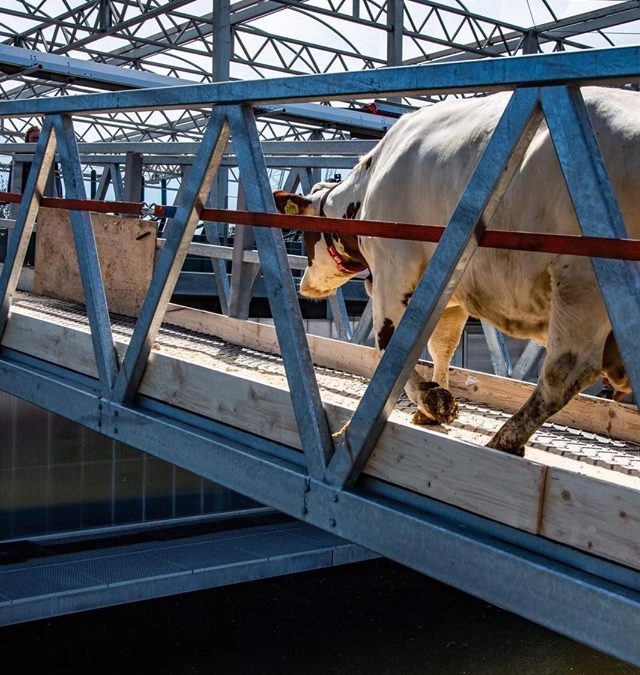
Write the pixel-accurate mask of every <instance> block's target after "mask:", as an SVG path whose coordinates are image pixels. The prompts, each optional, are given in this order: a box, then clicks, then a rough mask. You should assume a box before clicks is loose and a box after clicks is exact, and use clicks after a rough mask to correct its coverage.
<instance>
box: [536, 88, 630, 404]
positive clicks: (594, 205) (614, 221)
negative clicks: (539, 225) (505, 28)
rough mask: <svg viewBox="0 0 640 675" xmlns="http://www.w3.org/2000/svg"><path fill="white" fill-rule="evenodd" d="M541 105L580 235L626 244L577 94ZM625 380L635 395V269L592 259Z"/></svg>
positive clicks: (552, 95) (561, 91)
mask: <svg viewBox="0 0 640 675" xmlns="http://www.w3.org/2000/svg"><path fill="white" fill-rule="evenodd" d="M541 102H542V106H543V110H544V114H545V117H546V119H547V126H548V127H549V132H550V134H551V140H552V141H553V144H554V147H555V149H556V153H557V155H558V159H559V161H560V167H561V169H562V174H563V176H564V179H565V182H566V184H567V188H568V190H569V195H570V197H571V201H572V204H573V207H574V209H575V212H576V215H577V217H578V223H579V224H580V229H581V230H582V233H583V234H584V235H587V236H598V237H613V238H616V239H627V238H628V236H629V235H628V233H627V230H626V228H625V225H624V221H623V219H622V214H621V213H620V207H619V206H618V200H617V198H616V194H615V191H614V189H613V186H612V185H611V181H610V180H609V175H608V173H607V168H606V165H605V162H604V158H603V156H602V153H601V152H600V147H599V145H598V140H597V138H596V134H595V131H594V130H593V127H592V126H591V121H590V119H589V113H588V112H587V109H586V106H585V104H584V100H583V98H582V94H581V93H580V91H579V90H578V89H574V88H571V89H569V88H567V87H549V88H546V89H544V90H542V93H541ZM591 264H592V265H593V269H594V271H595V274H596V277H597V280H598V284H599V286H600V290H601V292H602V296H603V298H604V302H605V305H606V308H607V312H608V314H609V320H610V321H611V325H612V327H613V333H614V335H615V338H616V343H617V345H618V349H619V350H620V354H621V355H622V360H623V362H624V366H625V370H626V373H627V377H628V378H629V381H630V382H631V388H632V389H633V391H634V392H640V359H639V358H638V347H637V343H638V335H640V266H639V265H638V264H637V263H634V262H629V261H624V260H604V259H602V258H591Z"/></svg>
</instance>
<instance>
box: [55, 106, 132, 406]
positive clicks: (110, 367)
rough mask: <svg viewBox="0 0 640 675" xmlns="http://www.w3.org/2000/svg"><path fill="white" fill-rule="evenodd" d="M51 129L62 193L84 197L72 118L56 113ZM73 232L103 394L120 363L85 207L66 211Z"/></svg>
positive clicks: (89, 218)
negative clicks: (62, 184) (60, 173)
mask: <svg viewBox="0 0 640 675" xmlns="http://www.w3.org/2000/svg"><path fill="white" fill-rule="evenodd" d="M53 126H54V133H55V134H56V137H57V139H58V152H59V154H60V161H61V165H62V176H63V180H64V186H65V190H66V195H67V197H68V198H69V199H86V193H85V188H84V177H83V175H82V168H81V167H80V156H79V154H78V146H77V145H76V137H75V132H74V129H73V122H72V120H71V118H70V117H68V116H66V115H64V116H56V117H54V120H53ZM69 221H70V222H71V230H72V232H73V241H74V244H75V249H76V256H77V262H78V268H79V270H80V280H81V282H82V291H83V294H84V299H85V303H86V307H87V315H88V317H89V325H90V326H91V339H92V342H93V351H94V353H95V357H96V367H97V369H98V374H99V378H100V383H101V386H102V392H103V394H107V393H108V392H110V391H111V388H112V387H113V383H114V381H115V378H116V377H117V374H118V371H119V368H120V365H119V363H118V354H117V352H116V347H115V343H114V340H113V334H112V331H111V320H110V319H109V308H108V307H107V296H106V293H105V290H104V283H103V280H102V273H101V270H100V259H99V257H98V249H97V246H96V239H95V235H94V233H93V225H92V223H91V216H90V215H89V213H87V212H85V211H69Z"/></svg>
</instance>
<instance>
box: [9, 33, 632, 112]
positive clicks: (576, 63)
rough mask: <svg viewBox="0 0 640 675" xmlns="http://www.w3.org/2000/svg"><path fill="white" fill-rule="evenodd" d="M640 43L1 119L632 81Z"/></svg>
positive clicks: (141, 93)
mask: <svg viewBox="0 0 640 675" xmlns="http://www.w3.org/2000/svg"><path fill="white" fill-rule="evenodd" d="M639 61H640V46H630V47H614V48H611V49H600V50H592V51H582V52H571V53H569V52H566V53H560V54H539V55H535V56H518V57H514V58H510V59H491V60H488V61H474V62H471V63H464V64H460V63H444V64H432V65H425V66H422V67H420V68H407V67H403V66H401V67H398V68H385V69H383V70H377V71H360V72H354V73H337V74H332V75H304V76H300V77H296V78H290V77H285V78H275V79H272V80H250V81H241V82H220V83H216V84H200V85H193V86H190V87H164V88H161V89H149V90H143V89H139V90H135V91H127V92H120V93H119V94H118V95H117V98H115V99H114V97H113V96H112V95H110V94H88V95H85V96H73V97H57V98H42V99H37V100H19V101H15V100H14V101H2V102H0V117H21V116H25V115H34V114H40V115H42V114H51V113H55V114H60V113H67V112H77V113H87V112H99V111H106V110H108V111H116V110H117V111H124V110H144V109H148V108H158V107H162V108H164V109H174V108H184V107H189V106H203V105H234V104H243V103H246V102H247V101H251V102H253V103H254V104H256V103H262V102H265V103H267V102H277V101H324V100H341V99H342V100H344V99H351V98H354V97H358V96H363V97H365V96H366V97H369V96H372V95H381V96H393V95H396V94H405V95H409V94H419V93H432V94H433V93H452V92H456V93H463V92H474V91H485V92H491V91H499V90H504V89H513V88H515V87H533V86H543V85H545V86H546V85H553V84H560V83H567V84H580V85H584V84H592V83H597V82H599V83H604V84H606V83H609V84H612V83H618V84H619V83H626V82H637V81H639V80H640V75H639V74H638V65H637V64H638V62H639Z"/></svg>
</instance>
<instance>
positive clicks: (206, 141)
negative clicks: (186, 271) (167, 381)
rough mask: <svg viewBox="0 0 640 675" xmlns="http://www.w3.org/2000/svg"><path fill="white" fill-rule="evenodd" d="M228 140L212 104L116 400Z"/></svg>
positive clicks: (125, 398) (135, 375)
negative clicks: (209, 116)
mask: <svg viewBox="0 0 640 675" xmlns="http://www.w3.org/2000/svg"><path fill="white" fill-rule="evenodd" d="M228 139H229V130H228V126H227V123H226V120H225V117H224V113H222V112H221V111H220V110H219V109H218V108H214V109H213V111H212V113H211V118H210V119H209V123H208V124H207V128H206V130H205V132H204V135H203V137H202V142H201V143H200V150H199V151H198V154H197V155H196V157H195V159H194V162H193V167H192V170H191V172H190V175H189V180H188V181H183V183H182V186H181V188H180V194H179V196H178V199H177V200H176V204H177V212H176V215H175V217H174V219H173V222H172V225H171V227H169V228H168V229H167V236H166V244H165V246H164V247H163V249H162V251H161V252H160V255H159V256H158V259H157V261H156V268H155V271H154V274H153V278H152V279H151V285H150V287H149V290H148V292H147V295H146V296H145V299H144V302H143V304H142V308H141V310H140V315H139V317H138V321H137V323H136V327H135V330H134V331H133V335H132V336H131V342H130V343H129V347H128V349H127V351H126V354H125V357H124V362H123V366H122V369H121V371H120V373H119V375H118V378H117V380H116V382H115V385H114V388H113V398H114V400H116V401H121V402H130V401H131V399H132V398H133V397H134V395H135V393H136V391H137V389H138V385H139V383H140V379H141V378H142V373H143V372H144V368H145V365H146V362H147V358H148V356H149V352H150V351H151V347H152V345H153V341H154V339H155V336H156V334H157V331H158V328H159V327H160V324H161V323H162V318H163V316H164V313H165V311H166V308H167V304H168V303H169V300H170V298H171V294H172V293H173V289H174V287H175V284H176V281H177V280H178V276H179V274H180V270H181V268H182V264H183V262H184V259H185V257H186V255H187V252H188V250H189V246H190V244H191V240H192V238H193V233H194V231H195V229H196V225H197V224H198V220H199V212H200V209H201V208H202V206H204V204H205V201H206V199H207V195H208V194H209V192H210V190H211V185H212V184H213V180H214V178H215V174H216V171H217V169H218V166H219V165H220V162H221V161H222V155H223V153H224V149H225V147H226V144H227V141H228Z"/></svg>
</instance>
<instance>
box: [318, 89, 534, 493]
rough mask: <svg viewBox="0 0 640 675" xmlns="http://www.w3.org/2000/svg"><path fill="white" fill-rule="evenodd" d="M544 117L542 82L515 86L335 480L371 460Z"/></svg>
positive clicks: (340, 455) (345, 439) (346, 479)
mask: <svg viewBox="0 0 640 675" xmlns="http://www.w3.org/2000/svg"><path fill="white" fill-rule="evenodd" d="M541 119H542V111H541V110H540V108H539V105H538V90H537V89H530V88H527V89H517V90H516V91H515V92H514V93H513V95H512V97H511V99H510V101H509V103H508V104H507V107H506V108H505V111H504V113H503V115H502V117H501V118H500V120H499V122H498V124H497V126H496V128H495V130H494V132H493V134H492V136H491V138H490V139H489V142H488V143H487V146H486V148H485V149H484V151H483V153H482V155H481V157H480V159H479V161H478V164H477V166H476V168H475V170H474V172H473V174H472V176H471V178H470V180H469V183H468V185H467V187H466V188H465V190H464V192H463V194H462V196H461V198H460V201H459V202H458V205H457V206H456V209H455V211H454V213H453V215H452V217H451V220H450V221H449V224H448V225H447V228H446V229H445V231H444V233H443V235H442V238H441V239H440V242H439V243H438V246H437V247H436V250H435V252H434V255H433V256H432V258H431V260H430V261H429V265H428V266H427V269H426V271H425V273H424V275H423V277H422V279H421V280H420V283H419V284H418V286H417V288H416V290H415V292H414V293H413V296H412V298H411V300H410V301H409V304H408V306H407V309H406V310H405V312H404V315H403V317H402V319H401V321H400V323H399V324H398V326H397V328H396V329H395V332H394V334H393V336H392V337H391V341H390V342H389V345H388V347H387V349H386V350H385V352H384V354H383V356H382V359H381V361H380V364H379V366H378V368H377V369H376V372H375V373H374V375H373V377H372V378H371V381H370V383H369V386H368V387H367V389H366V391H365V393H364V395H363V397H362V399H361V400H360V403H359V405H358V408H357V409H356V411H355V413H354V415H353V417H352V418H351V421H350V422H349V425H348V427H347V428H346V429H345V431H344V433H343V434H342V437H341V439H340V441H339V444H338V447H337V449H336V452H335V454H334V456H333V459H332V460H331V464H330V465H329V467H328V469H327V473H326V478H327V480H328V481H329V482H330V483H332V484H333V485H338V486H344V485H350V484H352V483H353V482H354V481H355V480H356V479H357V477H358V476H359V474H360V471H361V470H362V468H363V467H364V465H365V464H366V463H367V461H368V459H369V457H370V455H371V452H372V451H373V448H374V446H375V444H376V442H377V440H378V438H379V436H380V434H381V433H382V430H383V428H384V425H385V424H386V421H387V419H388V417H389V415H390V414H391V411H392V410H393V407H394V405H395V403H396V401H397V399H398V396H399V395H400V392H401V390H402V388H403V386H404V384H405V382H406V381H407V379H408V377H409V373H410V372H411V370H413V368H414V366H415V364H416V362H417V360H418V358H419V356H420V354H421V352H422V349H423V348H424V345H425V344H426V342H427V340H428V338H429V336H430V335H431V333H432V332H433V329H434V328H435V326H436V324H437V323H438V321H439V320H440V316H441V314H442V312H443V311H444V309H445V307H446V306H447V304H448V302H449V300H450V298H451V296H452V295H453V292H454V291H455V288H456V286H457V284H458V281H459V279H460V277H461V276H462V274H463V273H464V271H465V269H466V267H467V264H468V262H469V260H470V259H471V256H472V255H473V253H474V251H475V250H476V248H477V246H478V234H481V230H482V228H483V226H482V225H481V221H482V219H483V218H484V221H485V222H489V221H490V220H491V217H492V215H493V212H494V211H495V208H496V206H497V204H498V202H499V200H500V198H501V196H502V194H503V193H504V191H505V190H506V188H507V186H508V184H509V181H510V180H511V177H512V176H513V173H514V172H515V170H516V169H517V168H518V166H519V164H520V160H521V159H522V156H523V155H524V152H525V150H526V148H527V147H528V146H529V143H530V142H531V139H532V138H533V135H534V133H535V132H536V130H537V128H538V126H539V125H540V121H541Z"/></svg>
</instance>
